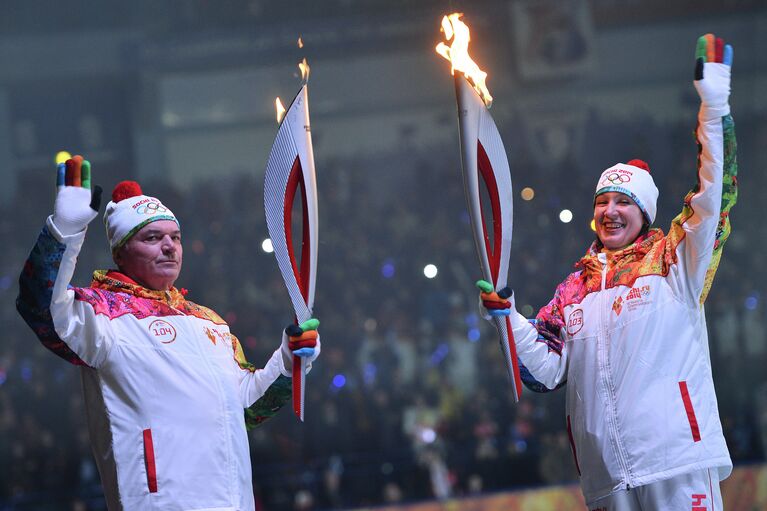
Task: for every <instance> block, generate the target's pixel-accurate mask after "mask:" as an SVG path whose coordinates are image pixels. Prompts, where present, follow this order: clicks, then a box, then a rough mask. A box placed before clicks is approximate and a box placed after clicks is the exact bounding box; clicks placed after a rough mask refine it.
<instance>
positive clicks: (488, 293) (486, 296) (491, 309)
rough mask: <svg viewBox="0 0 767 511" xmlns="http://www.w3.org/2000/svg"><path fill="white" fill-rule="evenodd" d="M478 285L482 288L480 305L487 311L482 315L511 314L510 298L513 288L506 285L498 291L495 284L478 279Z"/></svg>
mask: <svg viewBox="0 0 767 511" xmlns="http://www.w3.org/2000/svg"><path fill="white" fill-rule="evenodd" d="M476 286H477V287H478V288H479V290H480V293H479V300H480V305H481V307H482V308H483V309H484V310H485V311H486V313H484V314H482V316H484V317H489V316H493V317H494V316H508V315H509V314H511V302H510V301H509V300H508V298H509V297H510V296H511V289H509V288H508V287H505V288H503V289H501V290H500V291H498V292H497V293H496V292H495V288H494V287H493V285H492V284H491V283H490V282H488V281H486V280H478V281H477V282H476Z"/></svg>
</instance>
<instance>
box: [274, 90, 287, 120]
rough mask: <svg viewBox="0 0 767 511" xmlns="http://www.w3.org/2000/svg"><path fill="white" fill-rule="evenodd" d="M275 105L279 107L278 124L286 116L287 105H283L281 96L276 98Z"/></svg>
mask: <svg viewBox="0 0 767 511" xmlns="http://www.w3.org/2000/svg"><path fill="white" fill-rule="evenodd" d="M274 107H275V108H276V109H277V124H279V123H280V122H282V118H283V117H285V107H284V106H282V101H280V98H279V96H277V98H275V100H274Z"/></svg>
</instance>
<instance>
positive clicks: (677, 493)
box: [588, 469, 722, 511]
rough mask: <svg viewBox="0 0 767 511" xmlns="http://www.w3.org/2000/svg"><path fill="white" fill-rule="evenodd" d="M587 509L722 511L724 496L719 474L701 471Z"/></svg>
mask: <svg viewBox="0 0 767 511" xmlns="http://www.w3.org/2000/svg"><path fill="white" fill-rule="evenodd" d="M588 507H589V511H661V510H663V511H666V510H668V511H682V510H685V511H722V492H721V490H720V489H719V477H717V473H716V470H711V469H709V470H700V471H697V472H690V473H688V474H681V475H678V476H676V477H673V478H671V479H666V480H665V481H658V482H657V483H652V484H647V485H645V486H637V487H636V488H631V489H629V490H621V491H618V492H616V493H613V494H611V495H608V496H607V497H602V498H601V499H597V500H595V501H594V502H590V503H589V504H588Z"/></svg>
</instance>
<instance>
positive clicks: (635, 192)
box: [594, 160, 658, 224]
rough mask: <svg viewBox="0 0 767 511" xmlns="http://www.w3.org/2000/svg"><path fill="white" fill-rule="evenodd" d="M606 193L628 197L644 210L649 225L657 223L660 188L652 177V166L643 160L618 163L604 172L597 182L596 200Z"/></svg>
mask: <svg viewBox="0 0 767 511" xmlns="http://www.w3.org/2000/svg"><path fill="white" fill-rule="evenodd" d="M605 192H620V193H623V194H626V195H628V196H629V197H631V199H632V200H633V201H634V202H635V203H636V205H637V206H639V209H640V210H642V214H643V215H644V217H645V219H647V221H648V223H650V224H652V223H653V222H654V221H655V213H656V211H657V202H658V188H657V187H656V186H655V182H654V181H653V179H652V176H651V175H650V166H649V165H647V163H645V162H644V161H642V160H631V161H630V162H628V163H616V164H615V165H613V166H612V167H610V168H609V169H607V170H605V171H604V172H602V175H601V176H599V181H598V182H597V189H596V192H595V193H594V200H596V197H597V195H600V194H602V193H605Z"/></svg>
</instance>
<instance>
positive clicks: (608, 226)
mask: <svg viewBox="0 0 767 511" xmlns="http://www.w3.org/2000/svg"><path fill="white" fill-rule="evenodd" d="M602 227H604V229H605V230H606V231H608V232H611V231H618V230H620V229H623V228H624V227H626V224H622V223H619V222H605V223H603V224H602Z"/></svg>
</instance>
